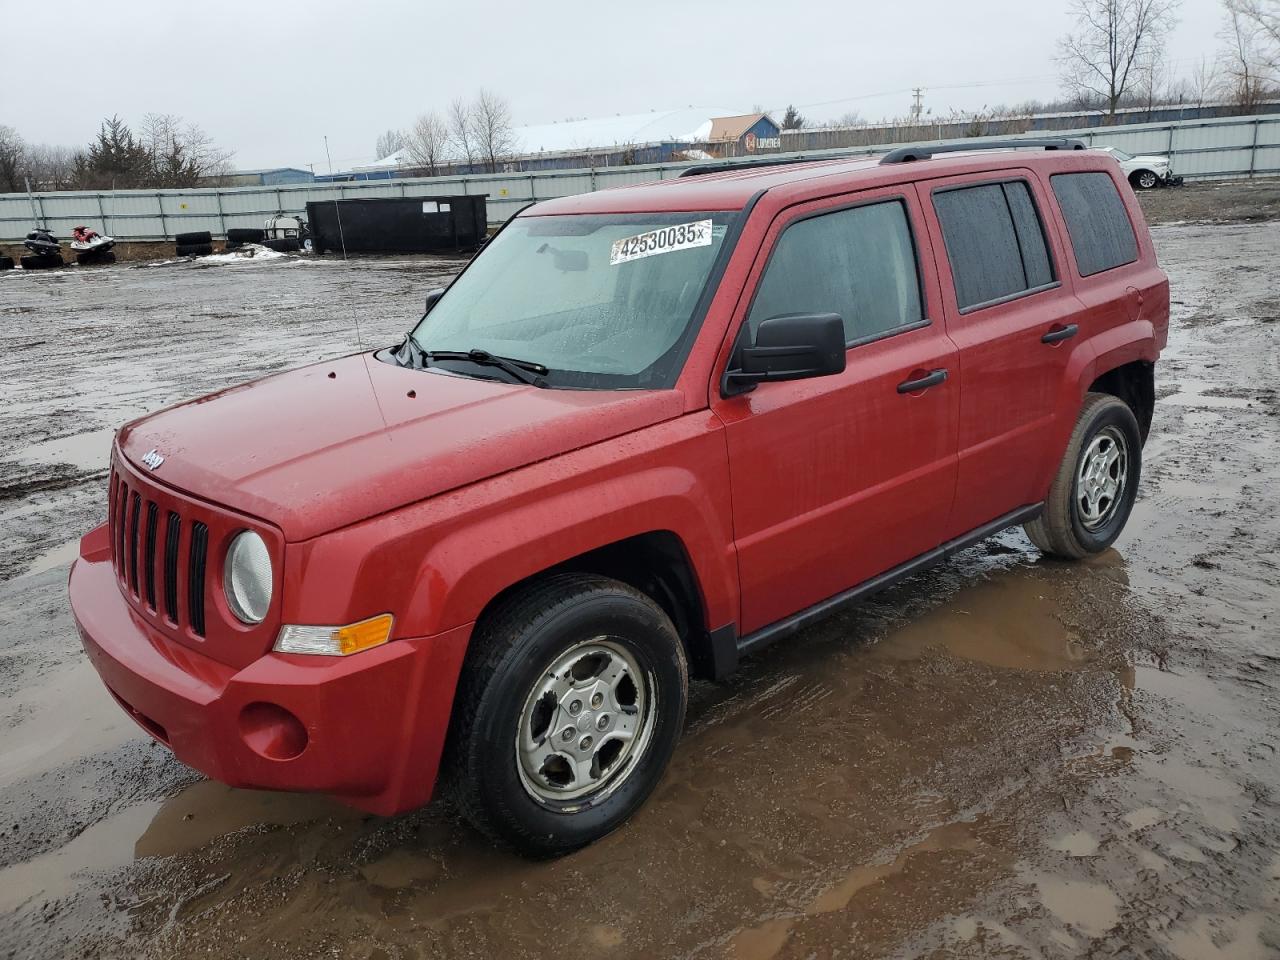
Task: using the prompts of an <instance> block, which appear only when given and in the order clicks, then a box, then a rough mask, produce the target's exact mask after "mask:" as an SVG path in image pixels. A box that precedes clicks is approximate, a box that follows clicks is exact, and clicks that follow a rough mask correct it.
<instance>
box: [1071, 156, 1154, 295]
mask: <svg viewBox="0 0 1280 960" xmlns="http://www.w3.org/2000/svg"><path fill="white" fill-rule="evenodd" d="M1049 182H1050V183H1051V184H1052V185H1053V195H1054V196H1055V197H1057V198H1058V206H1059V207H1061V208H1062V217H1063V219H1064V220H1066V221H1067V233H1069V234H1070V235H1071V249H1072V250H1073V251H1074V252H1075V256H1076V266H1077V267H1079V268H1080V276H1082V277H1087V276H1089V275H1090V274H1094V273H1101V272H1102V271H1103V270H1110V269H1111V268H1112V267H1119V266H1123V265H1124V264H1126V263H1133V261H1135V260H1137V259H1138V240H1137V238H1136V237H1135V236H1134V235H1133V224H1132V223H1130V222H1129V214H1128V213H1126V212H1125V209H1124V201H1123V200H1121V199H1120V193H1119V191H1117V190H1116V184H1115V181H1114V180H1112V179H1111V177H1110V176H1109V175H1107V174H1105V173H1059V174H1056V175H1055V176H1052V177H1050V178H1049Z"/></svg>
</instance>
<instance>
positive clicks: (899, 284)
mask: <svg viewBox="0 0 1280 960" xmlns="http://www.w3.org/2000/svg"><path fill="white" fill-rule="evenodd" d="M787 313H837V314H839V315H840V317H841V319H842V320H844V332H845V342H847V343H855V342H858V341H862V340H867V339H871V338H874V337H877V336H882V335H884V334H886V333H890V332H892V331H893V330H895V329H897V328H899V327H907V326H910V325H912V324H917V323H920V322H921V321H922V320H923V319H924V311H923V308H922V306H921V301H920V275H919V272H918V271H917V269H916V254H915V246H914V244H913V243H912V240H911V227H910V225H909V224H908V221H907V209H906V207H905V205H904V204H903V203H902V201H901V200H887V201H884V202H881V203H872V204H867V205H864V206H859V207H851V208H849V209H845V210H837V211H835V212H834V213H825V214H821V215H819V216H814V217H808V218H806V219H804V220H800V221H797V222H796V223H793V224H791V226H789V227H787V229H786V230H785V231H784V232H783V234H782V236H781V237H780V238H779V239H778V243H777V245H776V246H775V247H774V251H773V254H772V256H771V257H770V258H769V265H768V266H767V267H766V268H765V272H764V276H763V277H762V278H761V280H760V286H759V289H758V290H757V292H756V296H755V300H754V302H753V303H752V304H751V312H750V313H749V314H748V316H747V323H748V325H749V326H750V328H751V335H752V337H753V338H754V336H755V332H756V329H757V328H758V327H759V325H760V323H761V321H763V320H767V319H768V318H770V317H776V316H780V315H782V314H787Z"/></svg>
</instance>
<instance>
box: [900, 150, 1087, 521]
mask: <svg viewBox="0 0 1280 960" xmlns="http://www.w3.org/2000/svg"><path fill="white" fill-rule="evenodd" d="M918 189H919V190H920V193H921V195H922V197H921V199H922V201H923V202H924V205H925V206H926V208H927V209H928V211H929V212H928V215H927V219H928V222H929V231H930V234H931V235H932V237H933V245H934V249H935V251H936V252H937V260H938V267H939V272H940V273H941V275H942V280H943V283H942V287H943V290H942V299H943V306H944V311H945V316H946V324H947V332H948V334H949V335H950V337H951V339H952V340H953V341H954V342H955V344H956V347H957V349H958V350H959V362H958V366H959V381H960V421H959V438H958V447H959V463H958V468H957V479H956V500H955V506H954V508H953V509H952V511H951V515H950V518H949V519H948V521H947V524H946V530H947V538H948V539H950V538H953V537H959V536H963V535H965V534H967V533H969V532H970V531H973V530H976V529H978V528H979V527H981V526H983V525H984V524H987V523H990V522H991V521H994V520H996V519H998V518H1001V517H1003V516H1004V515H1006V514H1008V513H1010V512H1012V511H1013V510H1015V509H1017V508H1019V507H1022V506H1026V505H1028V504H1033V503H1038V502H1039V501H1041V500H1043V499H1044V496H1045V487H1046V486H1047V480H1046V479H1045V478H1047V476H1048V471H1049V470H1050V469H1052V464H1051V463H1050V459H1051V458H1052V457H1054V456H1055V454H1054V453H1053V452H1052V450H1051V447H1052V444H1051V443H1049V442H1048V438H1049V437H1050V435H1051V433H1052V424H1053V420H1054V417H1055V414H1056V413H1057V408H1058V407H1059V406H1060V404H1061V392H1062V382H1063V377H1064V375H1065V373H1066V371H1067V369H1068V367H1069V366H1070V364H1071V355H1072V353H1073V351H1075V350H1076V349H1079V348H1081V344H1082V342H1083V339H1082V338H1080V337H1078V336H1077V334H1078V332H1079V331H1078V328H1077V327H1076V325H1075V321H1076V316H1075V315H1076V313H1077V311H1078V310H1079V303H1078V301H1076V299H1075V297H1074V295H1073V292H1072V290H1071V287H1070V285H1069V284H1064V283H1063V282H1062V279H1061V278H1062V276H1063V274H1062V268H1061V266H1060V264H1062V263H1064V262H1065V260H1064V256H1063V251H1062V249H1061V246H1060V242H1059V240H1058V237H1057V234H1056V232H1055V231H1050V230H1047V229H1046V228H1045V224H1046V218H1045V217H1044V216H1043V214H1042V211H1043V210H1044V209H1045V207H1046V204H1045V197H1044V194H1043V187H1042V186H1041V184H1040V182H1039V181H1038V180H1037V179H1036V178H1035V176H1034V175H1033V174H1032V173H1031V172H1030V171H1022V170H1002V171H1000V172H999V175H998V176H997V175H993V174H988V175H985V176H980V177H975V176H973V175H967V176H965V177H962V178H949V179H944V180H937V181H930V182H928V183H922V184H919V185H918ZM1083 349H1088V348H1087V347H1084V348H1083Z"/></svg>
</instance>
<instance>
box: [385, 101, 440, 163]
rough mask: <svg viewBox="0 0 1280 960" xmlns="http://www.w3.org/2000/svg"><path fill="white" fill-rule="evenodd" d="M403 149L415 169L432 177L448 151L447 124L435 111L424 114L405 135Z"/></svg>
mask: <svg viewBox="0 0 1280 960" xmlns="http://www.w3.org/2000/svg"><path fill="white" fill-rule="evenodd" d="M403 149H405V150H407V151H408V153H409V160H410V161H411V162H412V163H413V165H414V166H415V167H420V168H421V169H423V170H426V171H427V174H428V175H429V176H432V177H434V176H435V175H436V174H437V173H438V172H439V168H440V164H442V163H444V161H445V153H446V151H447V150H448V149H449V126H448V124H446V123H445V122H444V120H443V119H441V117H440V115H439V114H438V113H436V112H435V111H432V112H431V113H424V114H423V115H422V116H420V117H418V119H417V120H416V121H415V122H414V124H413V128H412V129H411V130H410V131H409V133H408V134H407V136H406V140H405V143H404V145H403ZM392 152H394V151H392ZM383 156H386V154H383Z"/></svg>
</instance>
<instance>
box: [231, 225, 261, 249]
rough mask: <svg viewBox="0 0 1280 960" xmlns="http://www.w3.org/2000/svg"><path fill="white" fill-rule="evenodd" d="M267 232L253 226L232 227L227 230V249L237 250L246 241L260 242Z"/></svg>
mask: <svg viewBox="0 0 1280 960" xmlns="http://www.w3.org/2000/svg"><path fill="white" fill-rule="evenodd" d="M266 236H267V232H266V231H265V230H261V229H258V228H255V227H232V228H231V229H230V230H228V231H227V249H228V250H238V249H240V248H241V247H243V246H244V245H245V244H246V243H261V242H262V241H263V240H264V239H266Z"/></svg>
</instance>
